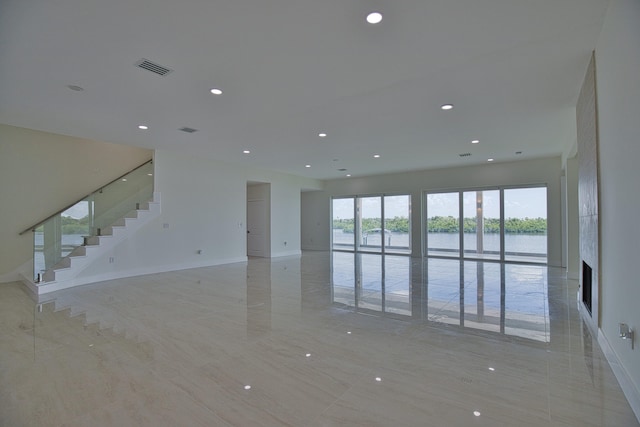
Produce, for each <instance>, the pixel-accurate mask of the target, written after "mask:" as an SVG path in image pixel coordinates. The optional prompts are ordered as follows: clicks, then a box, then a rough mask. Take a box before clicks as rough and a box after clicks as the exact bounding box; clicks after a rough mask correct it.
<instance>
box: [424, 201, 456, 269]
mask: <svg viewBox="0 0 640 427" xmlns="http://www.w3.org/2000/svg"><path fill="white" fill-rule="evenodd" d="M459 200H460V197H459V193H458V192H455V193H431V194H427V227H426V230H427V237H426V241H427V253H428V255H439V256H451V257H458V256H460V202H459Z"/></svg>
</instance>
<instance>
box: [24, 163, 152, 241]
mask: <svg viewBox="0 0 640 427" xmlns="http://www.w3.org/2000/svg"><path fill="white" fill-rule="evenodd" d="M149 163H153V159H151V160H147V161H146V162H144V163H143V164H141V165H140V166H137V167H135V168H133V169H131V170H130V171H129V172H127V173H125V174H122V175H120V176H119V177H117V178H116V179H114V180H112V181H109V182H108V183H107V184H105V185H102V186H100V188H98V189H97V190H95V191H92V192H91V193H89V194H87V195H86V196H83V197H81V198H79V199H78V200H76V201H75V202H73V203H71V204H70V205H67V206H65V207H64V208H62V209H60V210H58V211H57V212H56V213H54V214H52V215H49V216H48V217H46V218H45V219H43V220H42V221H40V222H37V223H35V224H34V225H32V226H31V227H28V228H26V229H25V230H24V231H21V232H20V234H19V235H20V236H22V235H23V234H24V233H26V232H28V231H36V228H38V227H39V226H40V225H42V224H44V223H45V222H47V221H49V219H51V218H53V217H54V216H56V215H59V214H61V213H62V212H64V211H66V210H67V209H69V208H70V207H72V206H74V205H75V204H76V203H78V202H81V201H83V200H84V199H86V198H87V197H89V196H91V195H92V194H94V193H98V192H100V191H102V190H103V189H104V188H105V187H108V186H109V185H111V184H113V183H114V182H116V181H119V180H121V179H122V178H124V177H125V176H127V175H129V174H130V173H132V172H134V171H137V170H138V169H140V168H141V167H143V166H146V165H148V164H149Z"/></svg>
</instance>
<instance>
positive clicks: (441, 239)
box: [333, 229, 547, 254]
mask: <svg viewBox="0 0 640 427" xmlns="http://www.w3.org/2000/svg"><path fill="white" fill-rule="evenodd" d="M380 237H381V236H379V235H371V236H368V237H367V244H368V245H370V246H380ZM427 238H428V247H429V248H434V249H458V248H459V240H458V239H459V238H458V235H457V234H453V233H429V235H428V237H427ZM353 239H354V234H353V233H345V232H343V231H342V230H340V229H337V230H333V242H334V243H337V244H345V245H352V244H353ZM386 239H387V241H386V242H385V243H387V244H389V242H390V245H391V246H399V247H408V246H409V234H408V233H391V235H389V234H387V236H386ZM504 241H505V251H507V252H519V253H534V254H546V253H547V236H546V235H530V234H506V235H505V236H504ZM464 246H465V248H466V249H467V250H468V249H475V247H476V235H475V234H465V235H464ZM484 249H485V250H487V251H500V235H498V234H485V235H484Z"/></svg>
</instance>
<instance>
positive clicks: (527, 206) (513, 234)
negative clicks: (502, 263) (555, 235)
mask: <svg viewBox="0 0 640 427" xmlns="http://www.w3.org/2000/svg"><path fill="white" fill-rule="evenodd" d="M504 217H505V221H504V228H505V234H504V255H505V259H507V260H510V261H531V262H546V260H547V189H546V188H540V187H535V188H510V189H505V190H504Z"/></svg>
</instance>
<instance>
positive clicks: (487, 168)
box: [302, 156, 562, 266]
mask: <svg viewBox="0 0 640 427" xmlns="http://www.w3.org/2000/svg"><path fill="white" fill-rule="evenodd" d="M561 173H562V170H561V158H560V156H558V157H553V158H545V159H535V160H528V161H520V162H506V163H492V164H487V165H479V166H469V167H460V168H447V169H436V170H426V171H418V172H407V173H399V174H389V175H377V176H370V177H363V178H348V179H339V180H331V181H327V182H326V183H325V190H324V191H321V192H310V193H304V194H303V199H302V200H303V208H302V209H303V210H302V213H303V215H302V244H303V249H324V250H327V249H329V237H330V231H329V230H330V223H331V220H330V200H331V197H334V196H342V195H364V194H376V193H403V194H411V203H412V208H411V213H412V218H411V226H412V229H413V230H416V231H417V232H414V233H413V234H412V242H411V244H412V250H413V253H412V256H416V257H419V256H421V233H420V230H421V227H420V225H421V217H420V215H421V209H420V206H421V203H422V194H423V192H424V191H425V190H444V189H454V190H456V189H463V188H477V187H492V186H499V185H510V186H511V185H514V186H516V185H530V184H546V185H547V211H548V218H547V227H548V235H549V248H548V249H549V252H548V263H549V265H554V266H556V265H557V266H559V265H561V263H562V244H561V242H562V222H561V221H562V219H561V217H562V215H561V206H562V205H561V200H560V199H561V196H560V193H561V188H560V180H561Z"/></svg>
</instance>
